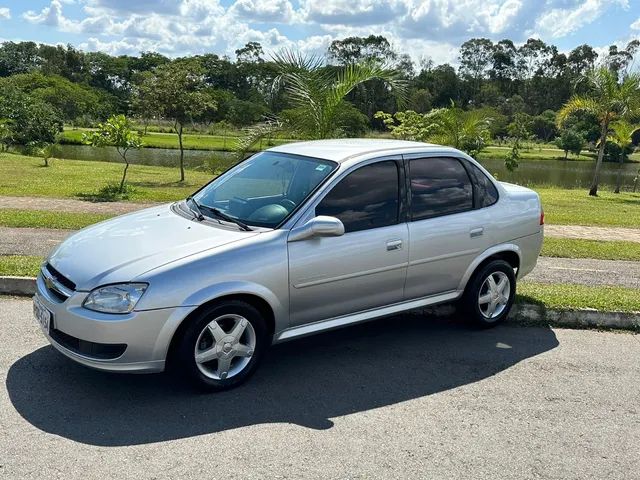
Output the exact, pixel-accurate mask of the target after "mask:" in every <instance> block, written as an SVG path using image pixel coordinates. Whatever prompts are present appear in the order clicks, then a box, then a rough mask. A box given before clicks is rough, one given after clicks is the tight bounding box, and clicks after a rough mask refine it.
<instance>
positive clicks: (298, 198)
mask: <svg viewBox="0 0 640 480" xmlns="http://www.w3.org/2000/svg"><path fill="white" fill-rule="evenodd" d="M336 167H337V165H336V164H335V163H334V162H330V161H327V160H320V159H316V158H311V157H301V156H297V155H290V154H285V153H278V152H261V153H258V154H256V155H254V156H253V157H251V158H249V159H248V160H245V161H244V162H242V163H240V164H239V165H237V166H236V167H234V168H232V169H231V170H229V171H228V172H226V173H224V174H223V175H221V176H220V177H218V178H216V179H215V180H214V181H213V182H211V183H210V184H209V185H207V186H206V187H205V188H203V189H202V190H201V191H199V192H198V193H197V194H195V195H194V197H193V198H194V199H195V200H196V201H197V202H198V204H199V205H201V206H202V207H204V208H203V213H204V214H207V210H206V209H207V208H215V209H218V210H219V211H220V212H222V213H223V214H225V215H227V216H229V217H232V218H234V219H237V220H240V221H241V222H244V223H246V224H248V225H255V226H259V227H268V228H274V227H276V226H277V225H279V224H280V223H281V222H282V221H283V220H284V219H285V218H287V217H288V216H289V215H290V214H291V212H293V210H294V209H295V208H296V207H297V206H298V205H300V204H301V203H302V202H304V200H305V199H306V198H307V197H308V196H309V194H310V193H311V192H313V190H314V189H315V188H316V187H317V186H318V185H319V184H320V183H321V182H322V181H323V180H325V179H326V178H327V177H328V176H329V174H330V173H331V172H333V171H334V170H335V168H336Z"/></svg>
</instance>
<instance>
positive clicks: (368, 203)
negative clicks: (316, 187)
mask: <svg viewBox="0 0 640 480" xmlns="http://www.w3.org/2000/svg"><path fill="white" fill-rule="evenodd" d="M398 208H399V180H398V166H397V165H396V163H395V162H393V161H387V162H378V163H373V164H371V165H366V166H364V167H361V168H359V169H358V170H356V171H354V172H352V173H350V174H349V175H347V176H346V177H345V178H343V179H342V180H340V182H339V183H338V184H337V185H336V186H335V187H333V189H332V190H331V191H330V192H329V193H328V194H327V196H326V197H324V198H323V199H322V201H321V202H320V203H319V204H318V206H317V207H316V215H329V216H331V217H337V218H339V219H340V220H341V221H342V223H344V229H345V232H356V231H358V230H366V229H369V228H379V227H386V226H388V225H394V224H396V223H398Z"/></svg>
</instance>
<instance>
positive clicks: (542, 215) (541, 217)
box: [540, 209, 544, 225]
mask: <svg viewBox="0 0 640 480" xmlns="http://www.w3.org/2000/svg"><path fill="white" fill-rule="evenodd" d="M540 225H544V210H542V209H540Z"/></svg>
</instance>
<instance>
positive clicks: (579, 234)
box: [544, 225, 640, 242]
mask: <svg viewBox="0 0 640 480" xmlns="http://www.w3.org/2000/svg"><path fill="white" fill-rule="evenodd" d="M544 234H545V236H547V237H559V238H578V239H584V240H607V241H609V240H624V241H626V242H640V228H622V227H589V226H584V225H545V226H544Z"/></svg>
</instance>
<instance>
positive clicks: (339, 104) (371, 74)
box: [238, 50, 407, 153]
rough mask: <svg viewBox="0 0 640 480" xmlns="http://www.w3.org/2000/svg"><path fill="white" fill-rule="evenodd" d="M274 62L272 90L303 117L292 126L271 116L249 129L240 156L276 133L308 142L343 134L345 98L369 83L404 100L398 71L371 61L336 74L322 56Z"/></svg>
mask: <svg viewBox="0 0 640 480" xmlns="http://www.w3.org/2000/svg"><path fill="white" fill-rule="evenodd" d="M274 62H275V64H276V67H277V68H278V71H279V75H278V76H277V77H276V79H275V80H274V84H273V90H278V89H280V88H284V91H285V93H286V95H287V98H288V100H289V101H290V103H291V105H292V106H293V107H294V109H297V110H298V111H299V112H301V113H302V114H301V115H296V116H295V119H296V121H295V124H294V122H287V121H286V119H284V118H277V117H274V118H271V119H269V120H268V121H266V122H264V123H263V124H260V125H257V126H255V127H253V128H250V129H249V130H248V131H247V133H246V135H245V136H244V137H243V138H241V139H240V141H239V144H238V150H239V151H240V152H241V153H245V152H246V151H247V150H248V149H249V148H250V147H252V146H253V145H255V144H256V143H257V142H258V141H260V140H261V139H263V138H268V137H272V136H273V134H274V133H276V132H278V131H280V132H282V131H285V132H287V133H289V134H291V135H295V136H298V137H301V138H307V139H323V138H331V137H336V136H342V135H344V128H343V126H342V125H341V124H340V117H341V114H342V113H343V112H344V110H345V108H348V106H349V104H348V103H347V101H346V100H345V97H346V96H347V95H348V94H349V93H350V92H351V91H352V90H353V89H354V88H356V87H357V86H358V85H362V84H363V83H366V82H368V81H369V80H372V79H379V80H382V81H383V82H385V84H386V85H387V87H388V88H389V89H390V90H391V91H392V92H393V94H394V95H395V96H396V98H398V100H399V101H400V102H403V101H404V100H405V97H406V92H407V82H406V81H405V80H404V79H403V78H402V77H401V76H400V74H399V72H397V71H395V70H390V69H387V68H386V67H385V66H384V65H382V64H380V63H379V62H376V61H373V60H371V61H364V62H361V63H354V64H350V65H347V66H345V67H342V68H340V69H339V70H338V71H337V73H336V69H335V68H331V67H327V66H325V65H324V60H323V59H322V58H321V57H307V56H304V55H301V54H299V53H295V52H293V51H290V50H286V51H284V52H282V53H279V54H276V55H274Z"/></svg>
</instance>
